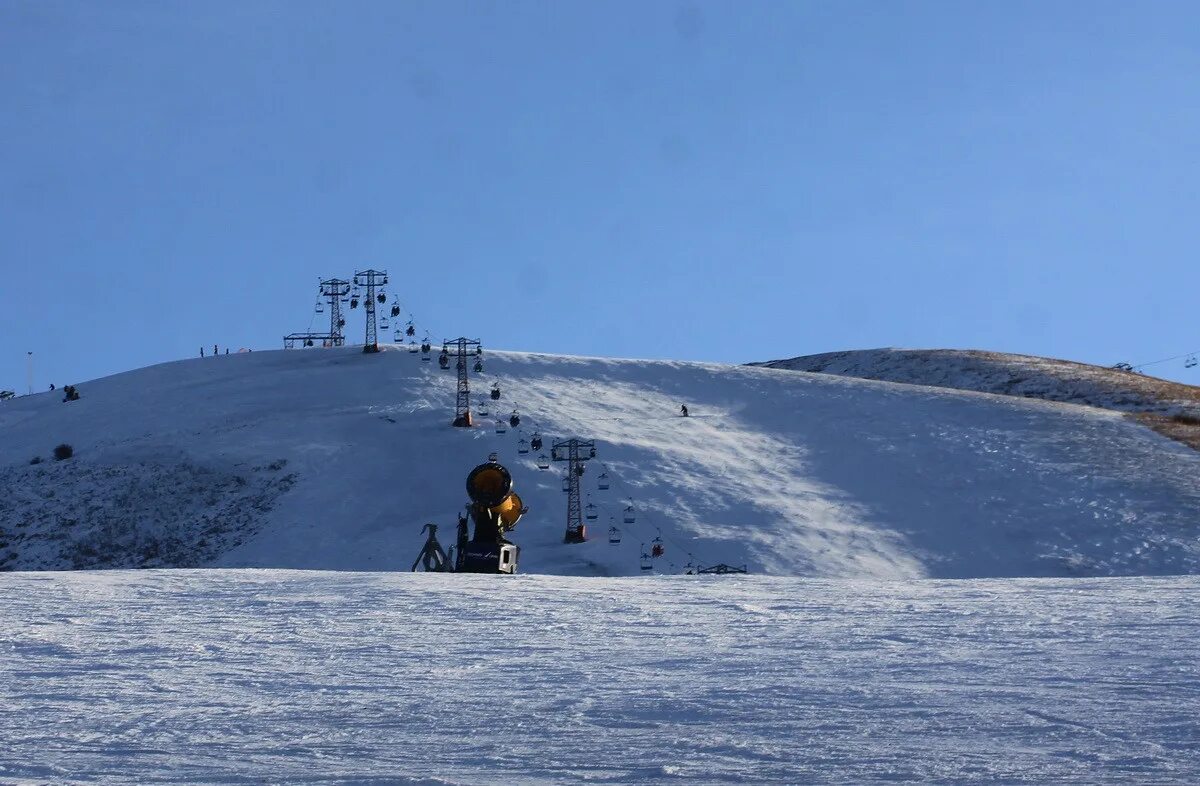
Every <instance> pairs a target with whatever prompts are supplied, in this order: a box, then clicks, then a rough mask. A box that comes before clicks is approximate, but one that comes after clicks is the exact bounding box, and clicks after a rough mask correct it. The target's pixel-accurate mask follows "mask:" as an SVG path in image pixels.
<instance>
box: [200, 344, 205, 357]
mask: <svg viewBox="0 0 1200 786" xmlns="http://www.w3.org/2000/svg"><path fill="white" fill-rule="evenodd" d="M200 357H204V345H203V344H201V345H200Z"/></svg>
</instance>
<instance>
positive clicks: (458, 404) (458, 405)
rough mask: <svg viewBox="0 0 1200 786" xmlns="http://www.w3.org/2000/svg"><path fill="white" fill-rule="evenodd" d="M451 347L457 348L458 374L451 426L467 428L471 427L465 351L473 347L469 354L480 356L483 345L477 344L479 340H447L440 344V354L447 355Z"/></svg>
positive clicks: (469, 393)
mask: <svg viewBox="0 0 1200 786" xmlns="http://www.w3.org/2000/svg"><path fill="white" fill-rule="evenodd" d="M451 347H457V348H458V353H457V355H456V359H455V364H456V365H455V370H456V371H457V372H458V396H457V397H456V398H455V401H454V423H453V424H452V425H455V426H463V427H469V426H470V425H471V385H470V382H469V381H468V380H467V355H468V352H467V350H468V349H469V348H471V347H474V348H475V350H474V351H473V352H471V353H469V354H472V355H482V354H483V345H482V344H480V343H479V339H470V338H461V337H460V338H448V339H446V340H445V341H443V342H442V353H443V354H448V353H449V352H450V348H451Z"/></svg>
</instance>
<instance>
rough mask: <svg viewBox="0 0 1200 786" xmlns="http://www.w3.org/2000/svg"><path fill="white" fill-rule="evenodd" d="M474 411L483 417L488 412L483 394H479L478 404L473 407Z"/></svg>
mask: <svg viewBox="0 0 1200 786" xmlns="http://www.w3.org/2000/svg"><path fill="white" fill-rule="evenodd" d="M475 411H476V412H478V413H479V414H480V415H481V416H483V417H485V418H486V417H487V414H488V405H487V399H486V398H484V397H483V396H480V397H479V406H477V407H476V408H475Z"/></svg>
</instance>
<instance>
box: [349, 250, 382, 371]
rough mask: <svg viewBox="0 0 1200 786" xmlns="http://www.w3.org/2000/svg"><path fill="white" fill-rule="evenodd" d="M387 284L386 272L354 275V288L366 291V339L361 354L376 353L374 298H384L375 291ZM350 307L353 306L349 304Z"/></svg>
mask: <svg viewBox="0 0 1200 786" xmlns="http://www.w3.org/2000/svg"><path fill="white" fill-rule="evenodd" d="M387 282H388V277H387V271H386V270H359V271H356V272H355V273H354V286H356V287H363V288H364V289H365V290H366V291H365V293H364V295H365V297H364V298H363V308H364V309H366V312H367V338H366V341H365V342H363V352H378V351H379V339H378V331H379V327H378V325H376V324H375V298H376V297H384V295H383V293H381V292H379V293H377V292H376V291H375V290H376V289H377V288H379V287H382V286H383V285H384V284H386V283H387ZM350 305H354V304H353V303H351V304H350Z"/></svg>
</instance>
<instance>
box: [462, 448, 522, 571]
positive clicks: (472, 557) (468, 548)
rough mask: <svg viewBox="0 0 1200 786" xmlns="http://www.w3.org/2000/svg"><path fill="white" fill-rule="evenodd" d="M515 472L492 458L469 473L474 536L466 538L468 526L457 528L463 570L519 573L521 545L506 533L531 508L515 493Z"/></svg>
mask: <svg viewBox="0 0 1200 786" xmlns="http://www.w3.org/2000/svg"><path fill="white" fill-rule="evenodd" d="M512 488H513V480H512V474H511V473H509V471H508V469H507V468H505V467H504V466H503V465H502V464H499V463H497V462H495V461H489V462H487V463H486V464H480V465H479V466H478V467H476V468H475V469H473V470H471V472H470V474H469V475H467V496H468V497H470V498H471V504H470V505H468V506H467V510H468V512H469V513H470V514H471V519H472V520H473V521H474V522H475V536H474V537H472V538H471V539H470V540H467V532H466V526H465V525H463V526H460V527H459V531H458V565H456V568H457V569H458V570H459V571H462V572H464V573H516V572H517V556H518V554H519V553H520V551H521V550H520V548H519V547H518V546H517V545H516V544H515V543H511V542H510V541H508V540H507V539H506V538H505V537H504V536H505V534H507V533H508V532H510V531H512V529H513V528H514V527H516V526H517V522H518V521H519V520H520V519H521V515H522V514H524V513H525V512H526V511H527V510H528V508H526V507H525V506H524V505H523V504H522V503H521V498H520V497H519V496H517V494H516V493H514V492H513V490H512Z"/></svg>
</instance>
